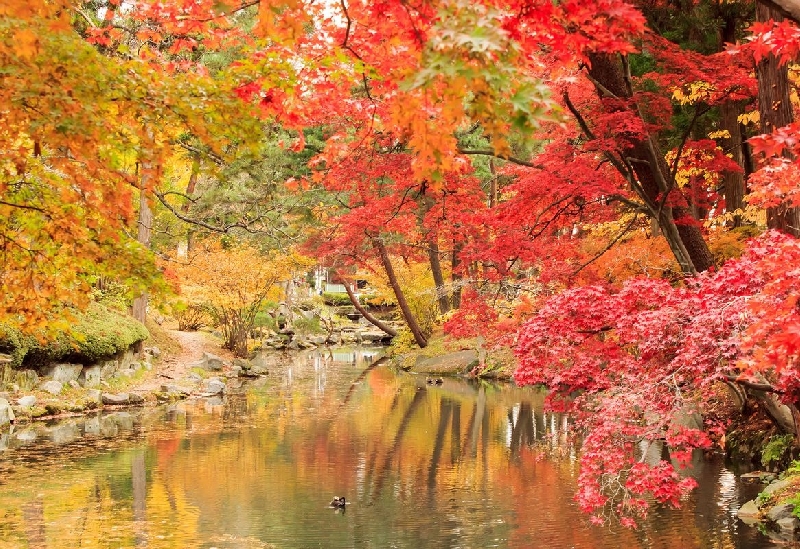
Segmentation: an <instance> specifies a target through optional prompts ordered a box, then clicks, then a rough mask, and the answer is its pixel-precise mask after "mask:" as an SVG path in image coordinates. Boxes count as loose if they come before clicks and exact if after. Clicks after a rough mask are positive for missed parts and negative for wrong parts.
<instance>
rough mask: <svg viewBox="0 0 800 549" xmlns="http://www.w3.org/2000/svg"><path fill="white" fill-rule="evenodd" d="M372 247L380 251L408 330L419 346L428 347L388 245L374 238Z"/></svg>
mask: <svg viewBox="0 0 800 549" xmlns="http://www.w3.org/2000/svg"><path fill="white" fill-rule="evenodd" d="M372 245H373V246H374V247H375V249H376V250H377V251H378V255H379V256H380V258H381V263H382V264H383V268H384V270H385V271H386V276H387V277H389V284H390V285H391V286H392V290H394V296H395V297H396V298H397V305H398V306H399V307H400V312H402V313H403V319H405V321H406V325H407V326H408V329H409V330H411V333H412V334H414V341H416V342H417V345H419V346H420V347H423V348H424V347H427V346H428V339H427V338H426V337H425V334H423V333H422V329H421V328H420V326H419V323H418V322H417V319H416V317H414V313H412V312H411V307H410V306H409V305H408V301H406V296H405V294H404V293H403V289H402V288H401V287H400V282H399V281H398V280H397V275H396V274H395V272H394V267H392V261H391V259H389V252H388V251H387V250H386V245H384V243H383V241H382V240H381V239H380V238H373V239H372Z"/></svg>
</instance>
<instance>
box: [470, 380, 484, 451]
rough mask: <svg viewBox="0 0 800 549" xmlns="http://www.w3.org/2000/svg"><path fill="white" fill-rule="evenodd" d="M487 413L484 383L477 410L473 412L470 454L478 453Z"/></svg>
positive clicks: (476, 402) (476, 406)
mask: <svg viewBox="0 0 800 549" xmlns="http://www.w3.org/2000/svg"><path fill="white" fill-rule="evenodd" d="M485 413H486V389H484V387H483V385H481V386H480V387H479V388H478V396H477V398H476V399H475V412H474V413H473V414H472V421H471V423H472V428H471V429H470V431H469V437H468V438H467V441H466V442H467V443H468V444H469V450H470V455H471V456H472V457H476V456H477V455H478V439H479V438H480V436H481V428H482V426H483V416H484V414H485Z"/></svg>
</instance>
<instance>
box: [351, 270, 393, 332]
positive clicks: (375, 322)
mask: <svg viewBox="0 0 800 549" xmlns="http://www.w3.org/2000/svg"><path fill="white" fill-rule="evenodd" d="M342 282H344V291H346V292H347V297H349V298H350V303H352V304H353V307H355V308H356V311H358V312H359V313H361V316H363V317H364V318H365V319H367V322H369V323H370V324H372V325H373V326H376V327H377V328H378V329H380V330H383V331H384V332H386V333H387V334H388V335H390V336H392V337H394V336H396V335H397V330H395V329H394V328H392V327H391V326H389V325H387V324H384V323H383V322H381V321H380V320H378V319H377V318H375V316H373V314H372V313H370V312H369V311H367V310H366V309H365V308H364V306H363V305H361V303H359V302H358V298H357V297H356V295H355V294H354V293H353V290H352V289H351V288H350V283H349V281H347V280H342Z"/></svg>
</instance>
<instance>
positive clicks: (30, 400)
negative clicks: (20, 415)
mask: <svg viewBox="0 0 800 549" xmlns="http://www.w3.org/2000/svg"><path fill="white" fill-rule="evenodd" d="M17 404H18V405H19V407H20V408H23V409H26V410H27V409H28V408H31V407H32V406H33V405H34V404H36V397H35V396H34V395H26V396H24V397H22V398H19V399H17Z"/></svg>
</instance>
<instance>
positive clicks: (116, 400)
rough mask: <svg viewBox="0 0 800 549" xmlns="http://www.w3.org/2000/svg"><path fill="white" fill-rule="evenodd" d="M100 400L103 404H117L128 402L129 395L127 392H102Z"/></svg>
mask: <svg viewBox="0 0 800 549" xmlns="http://www.w3.org/2000/svg"><path fill="white" fill-rule="evenodd" d="M100 402H102V403H103V404H109V405H111V406H114V405H118V404H128V403H129V402H130V395H129V394H128V393H119V394H113V393H103V394H102V395H101V396H100Z"/></svg>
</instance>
